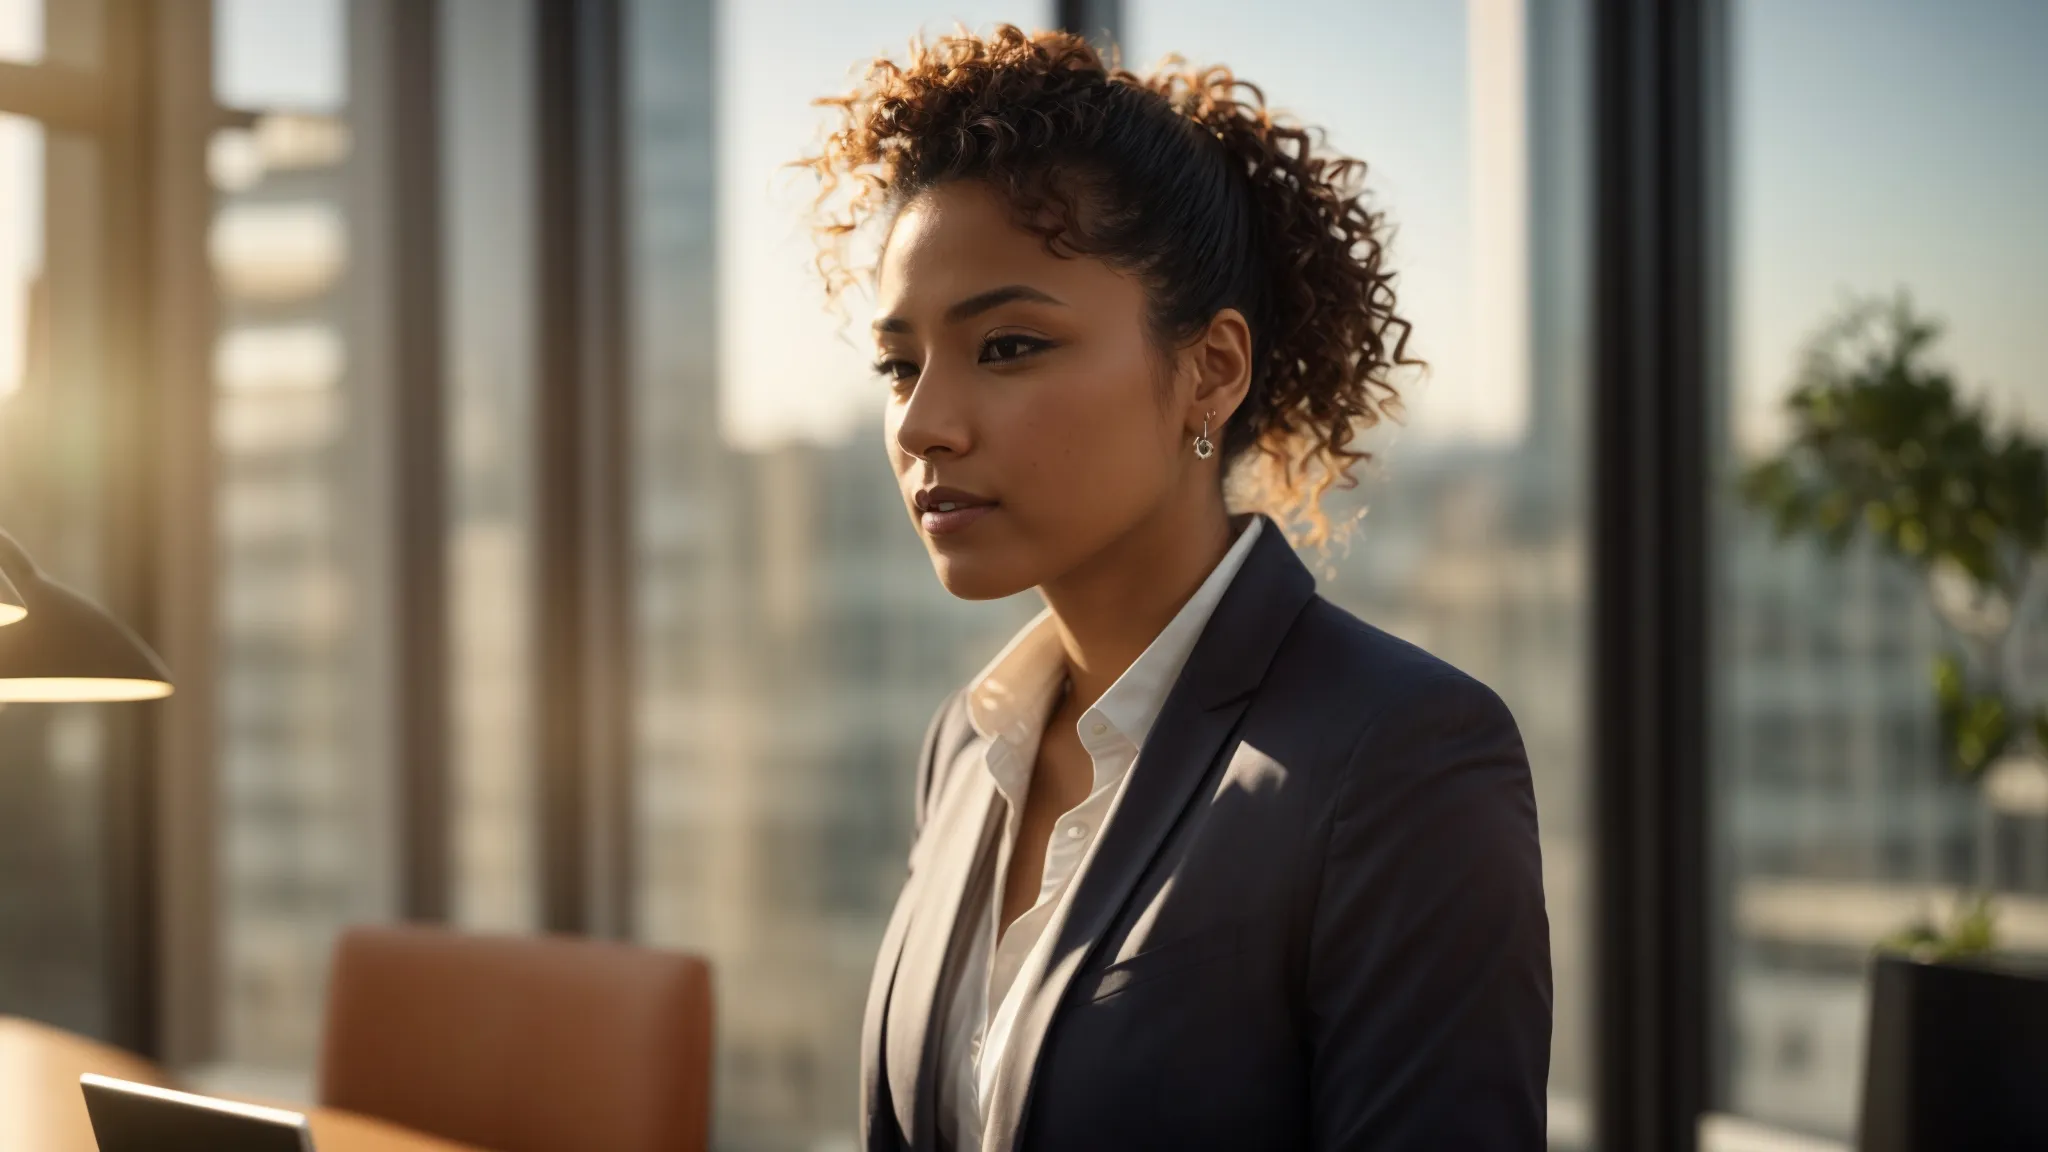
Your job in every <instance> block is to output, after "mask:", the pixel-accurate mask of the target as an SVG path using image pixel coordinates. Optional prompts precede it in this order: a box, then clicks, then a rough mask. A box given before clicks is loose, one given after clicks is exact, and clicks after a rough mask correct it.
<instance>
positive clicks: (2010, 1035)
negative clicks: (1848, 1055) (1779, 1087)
mask: <svg viewBox="0 0 2048 1152" xmlns="http://www.w3.org/2000/svg"><path fill="white" fill-rule="evenodd" d="M1858 1128H1859V1139H1858V1141H1857V1145H1856V1146H1857V1147H1858V1148H1859V1149H1861V1150H1862V1152H1977V1150H1979V1149H1984V1150H1996V1152H2004V1150H2005V1149H2014V1150H2020V1149H2024V1150H2026V1152H2040V1150H2042V1149H2048V973H2044V972H2043V971H2042V970H2041V969H2038V968H2035V969H2025V968H2021V967H2019V966H2016V965H2014V964H2011V963H2010V962H2006V961H1982V962H1963V961H1958V962H1950V963H1942V964H1925V963H1920V962H1918V961H1914V960H1909V959H1906V958H1905V957H1902V956H1882V957H1880V958H1879V959H1878V960H1877V962H1876V963H1875V964H1874V965H1873V966H1872V970H1871V974H1870V1041H1869V1044H1868V1046H1867V1047H1866V1049H1865V1060H1864V1071H1863V1116H1862V1122H1861V1123H1860V1124H1859V1125H1858Z"/></svg>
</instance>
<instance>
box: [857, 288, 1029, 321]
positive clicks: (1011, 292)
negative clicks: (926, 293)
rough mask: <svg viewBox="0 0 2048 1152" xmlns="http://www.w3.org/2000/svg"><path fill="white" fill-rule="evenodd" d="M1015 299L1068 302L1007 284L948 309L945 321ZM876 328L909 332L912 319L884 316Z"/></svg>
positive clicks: (974, 314) (958, 319)
mask: <svg viewBox="0 0 2048 1152" xmlns="http://www.w3.org/2000/svg"><path fill="white" fill-rule="evenodd" d="M1013 300H1025V301H1029V302H1031V303H1034V304H1057V305H1059V306H1060V307H1062V308H1064V307H1066V304H1067V302H1066V301H1064V300H1061V299H1059V298H1058V297H1056V296H1049V295H1047V294H1046V293H1044V292H1041V291H1039V290H1038V289H1036V288H1033V287H1032V286H1031V285H1029V284H1005V285H1003V286H1002V287H1001V288H991V289H989V290H988V291H986V292H978V293H976V294H974V295H972V296H969V297H968V298H967V299H965V300H962V301H960V302H959V303H958V304H955V305H953V306H952V307H951V308H948V309H946V315H945V322H946V323H948V324H958V323H959V322H960V321H962V320H965V319H967V318H968V317H970V316H976V315H979V314H981V313H983V312H986V311H988V310H989V309H991V308H994V307H996V306H997V305H1001V304H1008V303H1010V302H1011V301H1013ZM874 329H875V331H877V332H908V331H910V321H909V320H906V319H904V318H903V317H901V316H884V317H882V318H881V319H880V320H877V321H875V323H874Z"/></svg>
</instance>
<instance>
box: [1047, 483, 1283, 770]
mask: <svg viewBox="0 0 2048 1152" xmlns="http://www.w3.org/2000/svg"><path fill="white" fill-rule="evenodd" d="M1248 519H1249V521H1250V523H1248V524H1246V525H1245V527H1244V529H1243V530H1242V531H1240V532H1238V534H1237V540H1236V541H1235V542H1234V543H1232V544H1231V546H1230V550H1229V551H1227V552H1225V553H1224V554H1223V559H1222V560H1219V561H1217V563H1216V567H1215V568H1213V569H1211V570H1210V571H1209V576H1208V578H1207V579H1205V580H1203V581H1202V584H1201V587H1199V588H1196V589H1195V594H1194V595H1192V596H1190V597H1188V601H1187V603H1185V604H1183V605H1181V608H1180V611H1179V612H1176V613H1174V616H1173V619H1172V620H1169V621H1167V624H1166V627H1165V628H1162V629H1160V631H1159V635H1158V636H1157V637H1155V638H1153V641H1152V643H1151V644H1149V645H1147V646H1146V647H1145V651H1144V652H1142V653H1140V654H1139V656H1138V658H1137V659H1136V660H1134V661H1132V662H1131V666H1130V667H1129V668H1126V669H1124V674H1123V675H1121V676H1119V677H1117V678H1116V683H1114V684H1111V685H1110V686H1109V690H1108V691H1107V692H1104V693H1103V694H1102V697H1101V699H1099V700H1097V701H1096V702H1095V705H1094V707H1092V708H1090V709H1089V710H1088V712H1087V714H1085V715H1083V716H1082V718H1081V742H1082V744H1083V745H1087V746H1089V750H1090V751H1091V752H1092V751H1094V747H1093V746H1094V745H1095V744H1096V742H1097V741H1098V740H1100V739H1110V738H1121V739H1124V740H1127V741H1129V742H1130V745H1131V747H1132V748H1134V749H1135V748H1141V747H1143V746H1144V744H1145V737H1146V736H1147V735H1149V734H1150V733H1151V731H1152V722H1153V721H1154V720H1157V719H1158V718H1159V709H1160V708H1161V707H1163V706H1164V705H1165V704H1166V695H1167V693H1168V692H1169V691H1171V690H1172V688H1173V683H1174V681H1175V680H1178V679H1180V672H1181V668H1182V667H1183V666H1184V665H1186V664H1187V662H1188V656H1189V654H1191V653H1192V652H1193V651H1194V650H1195V642H1196V641H1197V640H1199V639H1201V636H1202V630H1203V629H1204V628H1205V627H1206V626H1207V625H1208V623H1209V617H1210V616H1212V615H1214V614H1215V611H1216V605H1217V603H1218V602H1219V601H1221V600H1222V599H1223V593H1224V591H1225V590H1227V589H1228V588H1229V587H1230V582H1231V580H1232V579H1234V578H1235V577H1236V576H1237V570H1238V569H1239V568H1241V567H1243V566H1244V559H1245V557H1246V556H1248V555H1250V554H1251V550H1252V544H1253V542H1254V541H1256V540H1257V539H1258V535H1259V525H1260V523H1261V518H1260V517H1258V516H1251V517H1249V518H1248ZM1097 720H1100V721H1102V722H1103V723H1105V724H1107V725H1108V731H1107V732H1105V733H1103V734H1102V735H1101V737H1097V736H1095V735H1093V734H1091V731H1090V728H1091V725H1092V724H1093V723H1094V722H1095V721H1097Z"/></svg>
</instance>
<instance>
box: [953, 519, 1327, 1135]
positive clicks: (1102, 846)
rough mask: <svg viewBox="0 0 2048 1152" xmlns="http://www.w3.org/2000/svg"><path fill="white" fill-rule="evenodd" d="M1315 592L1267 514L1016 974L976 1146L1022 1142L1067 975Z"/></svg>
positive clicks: (1143, 865)
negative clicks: (1007, 1027)
mask: <svg viewBox="0 0 2048 1152" xmlns="http://www.w3.org/2000/svg"><path fill="white" fill-rule="evenodd" d="M1258 515H1261V516H1262V518H1263V514H1258ZM1314 597H1315V577H1313V576H1312V575H1310V574H1309V571H1308V569H1307V568H1306V567H1305V566H1304V565H1303V564H1302V563H1301V561H1300V559H1299V558H1297V557H1296V556H1295V554H1294V550H1293V549H1292V548H1291V547H1290V546H1289V545H1288V543H1287V540H1286V538H1285V537H1284V536H1282V535H1281V533H1280V531H1279V529H1278V527H1277V526H1276V525H1275V524H1273V523H1272V521H1270V520H1267V521H1266V522H1265V524H1264V525H1263V526H1262V531H1261V532H1260V534H1259V538H1258V540H1257V541H1256V542H1255V543H1254V544H1253V546H1252V552H1251V554H1250V555H1249V556H1247V557H1246V558H1245V561H1244V567H1243V568H1242V569H1240V570H1239V572H1238V574H1237V577H1236V579H1235V580H1234V581H1233V582H1232V583H1231V585H1230V588H1229V589H1228V590H1227V591H1226V592H1225V593H1224V594H1223V599H1222V600H1221V601H1220V602H1219V603H1218V604H1217V605H1216V610H1215V612H1214V613H1213V614H1212V615H1211V616H1210V617H1209V622H1208V624H1207V626H1206V627H1204V628H1203V630H1202V634H1201V637H1200V639H1198V640H1197V641H1196V642H1195V647H1194V650H1193V651H1192V652H1191V653H1189V655H1188V661H1187V664H1186V665H1185V666H1183V668H1182V669H1181V674H1180V676H1179V678H1178V679H1176V680H1175V681H1174V685H1173V688H1172V689H1171V690H1170V691H1169V692H1168V693H1167V697H1166V703H1165V704H1164V705H1163V706H1162V707H1161V708H1160V712H1159V717H1158V719H1157V721H1155V722H1154V723H1153V725H1152V729H1151V732H1150V734H1149V735H1148V737H1147V739H1146V745H1145V749H1144V751H1143V752H1142V753H1141V754H1140V755H1139V757H1138V762H1137V764H1136V765H1135V766H1133V767H1132V769H1131V772H1130V775H1129V777H1128V778H1127V779H1126V780H1125V781H1124V786H1123V792H1122V793H1121V794H1120V795H1119V796H1118V797H1117V800H1116V802H1115V806H1114V807H1113V808H1112V809H1111V816H1110V818H1109V820H1108V821H1107V823H1105V824H1104V825H1103V828H1102V832H1101V833H1100V835H1099V836H1098V837H1097V838H1096V841H1095V843H1094V844H1093V845H1091V846H1090V848H1089V852H1088V857H1087V858H1086V859H1084V860H1083V861H1082V864H1081V871H1080V873H1079V875H1078V876H1077V877H1076V878H1075V882H1074V888H1073V889H1072V891H1070V892H1069V893H1068V894H1067V899H1066V900H1065V902H1064V903H1063V904H1062V906H1061V907H1060V909H1059V911H1057V912H1055V913H1054V915H1053V919H1052V921H1051V922H1050V923H1048V924H1047V925H1046V927H1045V933H1046V937H1047V939H1049V940H1050V941H1051V942H1052V946H1051V947H1050V948H1041V949H1034V950H1033V959H1032V960H1030V961H1028V962H1027V963H1026V966H1025V968H1024V970H1023V971H1022V972H1019V973H1018V974H1017V980H1018V981H1019V986H1020V987H1021V988H1022V989H1023V1000H1022V1002H1021V1004H1020V1006H1019V1009H1018V1013H1017V1020H1016V1024H1015V1025H1014V1029H1013V1031H1012V1032H1011V1034H1010V1040H1009V1047H1008V1050H1007V1051H1006V1053H1005V1054H1004V1059H1003V1065H1002V1067H1001V1068H1000V1069H999V1070H998V1074H997V1076H996V1080H995V1089H994V1092H993V1094H992V1096H991V1098H990V1100H989V1101H988V1103H987V1116H988V1122H987V1125H986V1127H985V1129H984V1132H983V1138H982V1150H983V1152H1016V1149H1017V1148H1019V1147H1020V1144H1021V1140H1022V1136H1023V1123H1024V1118H1025V1116H1026V1115H1027V1111H1028V1107H1029V1103H1030V1092H1031V1084H1032V1080H1033V1078H1034V1076H1035V1074H1036V1072H1037V1066H1038V1054H1039V1051H1040V1049H1041V1047H1042V1046H1043V1044H1044V1042H1045V1036H1046V1032H1047V1030H1048V1029H1049V1028H1050V1027H1051V1026H1052V1023H1053V1019H1054V1015H1055V1013H1056V1012H1057V1010H1058V1008H1059V1004H1060V1001H1061V999H1062V998H1064V996H1065V995H1066V991H1067V987H1068V985H1070V984H1071V983H1072V982H1073V980H1074V977H1075V976H1076V975H1077V974H1078V973H1079V972H1080V970H1081V969H1082V967H1084V966H1085V965H1086V964H1087V962H1088V959H1089V957H1090V955H1091V954H1092V953H1093V952H1094V950H1095V948H1096V947H1097V946H1098V945H1099V944H1100V942H1101V939H1102V935H1103V933H1104V932H1106V931H1107V930H1108V928H1109V926H1110V924H1111V923H1112V922H1113V921H1114V920H1115V918H1116V916H1117V914H1118V913H1119V912H1120V911H1122V909H1123V905H1124V903H1125V901H1126V900H1127V899H1128V898H1129V896H1130V894H1131V891H1132V890H1133V889H1134V888H1136V887H1137V884H1138V881H1139V879H1140V878H1142V877H1143V875H1144V873H1145V871H1146V869H1147V868H1149V867H1150V866H1151V863H1152V859H1153V857H1154V856H1156V855H1157V854H1158V852H1159V849H1160V847H1161V845H1163V844H1164V843H1165V841H1166V838H1167V836H1168V835H1169V834H1170V833H1171V832H1172V830H1173V827H1174V825H1175V824H1176V823H1178V822H1179V820H1180V816H1181V813H1182V812H1183V811H1184V810H1185V809H1186V808H1187V805H1188V803H1189V801H1190V800H1192V799H1193V798H1194V796H1195V793H1196V791H1197V790H1198V788H1199V786H1200V784H1201V781H1202V780H1203V779H1204V778H1205V777H1206V776H1207V775H1208V774H1209V769H1210V767H1211V766H1212V765H1213V764H1214V762H1215V760H1216V758H1217V757H1218V756H1219V755H1220V754H1221V753H1222V752H1223V750H1224V748H1225V747H1226V745H1227V744H1228V742H1229V738H1230V735H1231V733H1232V732H1233V731H1235V729H1236V727H1237V721H1238V719H1239V717H1241V716H1242V715H1243V714H1244V710H1245V707H1246V706H1247V705H1248V704H1249V703H1250V697H1251V695H1252V693H1253V691H1254V690H1255V689H1256V688H1257V687H1258V686H1259V684H1260V683H1261V682H1262V681H1263V680H1264V679H1265V676H1266V670H1267V669H1268V668H1269V667H1270V666H1271V665H1272V662H1273V658H1274V656H1275V654H1276V653H1278V651H1279V650H1280V644H1281V642H1282V640H1284V639H1285V638H1286V636H1287V633H1288V631H1289V630H1290V629H1291V628H1292V627H1293V626H1294V621H1295V618H1296V617H1297V616H1299V615H1300V614H1301V611H1302V609H1303V608H1305V607H1306V606H1307V605H1308V603H1309V601H1310V600H1312V599H1313V598H1314Z"/></svg>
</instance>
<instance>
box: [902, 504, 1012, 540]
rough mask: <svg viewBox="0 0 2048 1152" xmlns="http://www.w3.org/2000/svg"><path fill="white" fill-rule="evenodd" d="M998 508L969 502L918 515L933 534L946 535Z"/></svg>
mask: <svg viewBox="0 0 2048 1152" xmlns="http://www.w3.org/2000/svg"><path fill="white" fill-rule="evenodd" d="M996 508H997V505H994V504H968V505H965V506H963V507H956V508H954V509H953V510H952V511H951V512H940V511H937V510H933V511H929V512H925V513H923V514H921V515H920V516H919V517H918V522H919V523H920V524H922V525H923V526H924V530H925V531H926V532H928V533H930V534H931V535H933V536H945V535H949V534H951V533H954V532H958V531H960V530H961V529H964V528H966V527H967V526H968V525H970V524H972V523H974V522H975V521H976V520H979V519H981V518H982V517H983V516H985V515H987V514H989V513H990V512H993V511H995V510H996Z"/></svg>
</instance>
